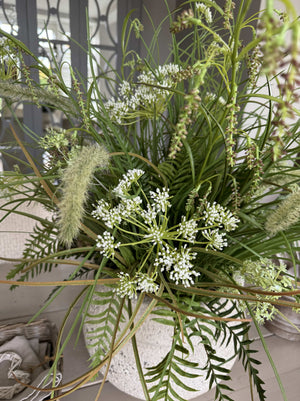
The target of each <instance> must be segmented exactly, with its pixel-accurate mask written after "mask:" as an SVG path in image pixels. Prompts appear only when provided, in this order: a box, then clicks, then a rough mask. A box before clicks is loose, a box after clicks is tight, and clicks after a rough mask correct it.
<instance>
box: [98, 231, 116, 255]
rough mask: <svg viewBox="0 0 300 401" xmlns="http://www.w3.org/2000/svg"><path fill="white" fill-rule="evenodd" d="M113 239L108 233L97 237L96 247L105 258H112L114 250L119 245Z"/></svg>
mask: <svg viewBox="0 0 300 401" xmlns="http://www.w3.org/2000/svg"><path fill="white" fill-rule="evenodd" d="M114 241H115V239H114V237H113V236H112V235H111V233H109V232H108V231H105V232H104V233H103V234H102V235H98V236H97V241H96V245H97V247H98V248H99V251H100V253H102V254H103V255H104V256H106V257H107V258H110V257H112V258H113V257H114V255H115V249H116V248H118V247H119V246H120V245H121V243H120V242H117V243H115V242H114Z"/></svg>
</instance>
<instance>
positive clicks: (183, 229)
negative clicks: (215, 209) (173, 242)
mask: <svg viewBox="0 0 300 401" xmlns="http://www.w3.org/2000/svg"><path fill="white" fill-rule="evenodd" d="M177 231H178V233H179V234H180V235H182V237H183V238H185V239H186V240H187V241H189V242H195V240H196V235H197V232H198V224H197V221H196V220H193V219H191V220H187V219H186V216H183V217H182V219H181V223H180V224H179V228H178V230H177Z"/></svg>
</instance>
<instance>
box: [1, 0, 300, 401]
mask: <svg viewBox="0 0 300 401" xmlns="http://www.w3.org/2000/svg"><path fill="white" fill-rule="evenodd" d="M272 3H273V2H272V1H270V0H268V1H267V6H266V9H265V10H262V11H261V12H260V13H258V14H256V15H249V7H250V5H251V1H244V2H240V5H239V6H238V5H236V10H234V3H233V2H232V1H229V0H227V1H226V2H225V8H224V9H222V8H221V7H220V6H219V5H218V4H217V2H214V1H202V2H198V1H189V2H186V3H185V4H184V5H183V9H182V10H175V11H174V12H172V11H170V10H168V7H167V3H165V6H166V9H167V13H168V16H167V18H166V20H165V21H167V20H168V18H169V20H170V38H171V42H170V43H171V44H172V46H171V50H170V55H169V56H168V57H167V58H166V62H164V63H161V62H160V60H159V59H155V54H158V55H159V51H158V42H159V40H158V38H159V30H160V27H158V28H157V32H156V33H155V35H154V39H153V41H152V42H151V43H150V44H149V43H146V42H145V41H144V39H143V37H142V25H141V23H140V22H139V21H137V20H133V21H131V20H130V16H128V18H127V19H126V21H125V25H124V29H123V37H122V38H121V43H122V51H123V63H122V68H121V71H114V73H115V79H113V80H112V79H109V78H108V75H106V73H105V71H103V72H102V73H101V74H100V77H101V79H100V86H99V76H98V74H97V73H96V72H95V70H94V69H93V68H92V76H91V77H88V86H87V88H85V87H84V86H83V84H81V80H80V77H78V76H77V75H76V73H75V72H74V71H73V70H72V68H71V66H70V73H71V76H72V87H71V88H69V87H67V86H66V84H65V82H64V79H63V77H62V75H61V71H60V69H59V68H58V66H56V67H57V68H53V69H51V70H50V69H48V68H46V67H45V66H44V65H43V64H42V63H41V62H40V61H39V59H38V58H37V57H36V56H35V55H33V54H31V53H30V51H29V50H28V49H27V48H26V47H25V46H24V44H22V43H21V42H19V41H18V40H17V39H15V38H13V37H11V36H10V35H8V34H5V33H4V32H2V34H3V35H4V36H5V37H6V39H3V40H2V45H1V46H2V48H3V51H6V50H5V49H7V48H9V49H13V55H12V56H11V58H10V61H9V66H10V70H13V71H14V79H10V78H11V77H10V76H9V71H8V70H6V75H5V79H2V81H1V82H0V95H1V97H2V98H3V99H4V100H5V102H6V105H7V107H12V106H13V104H14V103H15V102H16V101H20V100H24V101H29V102H33V103H35V104H37V105H38V106H41V105H43V104H45V103H46V104H47V105H48V107H54V108H55V109H58V110H62V111H63V112H64V114H65V116H66V118H67V119H68V122H69V128H68V129H57V128H55V127H52V128H50V129H49V130H48V132H47V133H46V134H45V136H44V137H43V138H40V137H38V135H37V133H36V134H34V133H31V132H29V131H28V130H27V129H26V127H24V126H23V127H22V128H23V129H24V131H25V132H26V133H27V135H31V136H32V137H34V138H35V139H36V141H37V143H38V144H39V146H40V147H41V148H42V149H43V151H44V152H46V155H47V160H46V162H45V163H44V164H43V165H41V166H40V168H39V167H38V163H37V162H35V161H34V160H33V159H32V157H31V156H30V152H28V151H27V149H26V146H25V144H24V143H22V141H20V139H19V138H18V136H17V134H16V133H15V132H14V129H13V128H12V133H13V134H14V137H15V139H16V141H17V143H18V145H19V146H20V147H21V149H23V151H24V154H25V156H26V162H23V164H26V166H27V167H29V168H31V170H32V172H29V173H27V172H26V173H22V172H21V170H20V168H18V169H16V170H15V171H13V172H4V173H3V174H2V176H1V177H0V178H1V190H2V194H3V195H2V198H4V199H6V202H4V203H3V205H2V209H3V210H5V211H7V210H8V209H9V208H10V212H8V213H7V215H9V214H10V213H15V212H16V207H15V206H17V205H19V204H20V202H19V200H18V199H15V195H18V194H20V193H22V199H23V202H27V201H31V200H35V201H38V202H40V203H42V204H43V205H44V207H45V208H47V209H48V210H49V211H51V212H52V213H53V214H52V216H53V218H52V220H51V219H43V218H40V217H39V216H35V215H32V216H31V217H32V218H33V219H36V221H37V224H36V227H35V230H34V233H33V234H32V235H31V237H30V238H29V239H28V241H27V243H26V247H25V249H24V254H23V259H22V261H19V263H17V264H16V267H15V269H14V270H12V271H11V272H10V274H9V276H8V277H7V283H8V284H15V285H18V284H19V285H26V283H27V280H28V279H29V276H30V275H35V274H38V273H41V272H44V273H46V272H47V270H48V269H50V268H55V266H57V264H58V263H59V262H60V261H61V260H62V259H63V260H64V263H68V259H69V258H70V257H74V256H75V257H76V258H77V259H76V264H77V266H76V268H74V271H73V272H72V273H71V274H70V276H69V278H68V280H66V282H65V283H64V286H67V285H68V282H72V281H74V280H78V281H79V282H80V283H81V284H84V285H86V291H85V293H84V295H83V299H84V300H83V306H82V308H81V309H80V315H78V316H77V319H76V322H77V321H78V320H79V319H82V320H83V321H85V320H87V319H88V320H89V321H93V317H92V316H90V315H89V314H88V312H87V311H88V308H89V305H90V304H91V303H93V302H94V301H93V300H94V298H93V296H95V295H97V296H99V297H102V302H103V303H105V304H107V305H108V307H107V312H106V314H104V315H103V316H100V317H98V318H95V321H96V320H97V319H98V323H99V320H100V321H101V322H102V323H101V322H100V324H101V325H102V326H101V336H99V337H98V338H97V344H98V352H97V353H95V355H94V356H93V368H92V370H91V371H90V372H87V373H86V374H85V375H84V376H82V377H81V379H91V378H92V377H94V376H95V375H96V374H97V372H98V371H99V369H100V368H102V367H103V365H104V364H108V365H109V363H110V362H111V359H112V357H113V354H114V352H115V348H114V347H116V348H118V347H117V345H118V344H120V341H121V339H118V341H117V340H116V338H117V336H118V327H119V323H120V321H121V320H122V319H123V317H122V316H123V314H124V313H125V310H126V311H127V312H126V313H128V314H129V323H128V326H127V328H128V330H129V333H131V334H129V335H128V336H127V337H126V339H127V340H132V341H133V342H134V341H135V337H134V333H135V331H134V330H133V329H132V326H131V323H132V321H131V320H130V319H131V318H133V316H136V314H137V309H138V307H139V305H140V304H141V302H142V300H143V299H144V298H145V297H147V298H150V299H151V300H152V301H151V304H150V305H151V307H150V311H149V316H148V318H150V319H151V315H150V312H153V313H154V312H155V310H156V309H155V308H165V309H164V311H165V312H164V314H165V315H166V316H168V317H169V318H171V320H172V323H170V320H168V321H167V320H166V319H163V318H161V319H160V322H161V324H168V325H170V324H172V327H173V329H174V339H176V341H175V340H174V344H173V346H174V347H176V346H180V347H181V349H183V350H186V348H185V342H184V339H185V340H186V341H187V342H189V340H190V337H191V336H192V335H193V333H195V331H197V332H198V334H199V335H200V336H202V342H203V344H205V345H206V348H205V350H206V353H207V358H208V361H209V362H208V363H207V366H206V373H205V374H206V376H207V378H208V379H209V380H210V386H211V387H212V386H215V387H216V396H215V397H216V400H225V399H226V400H231V399H232V398H231V397H232V396H231V393H230V388H229V386H227V385H226V384H224V382H222V381H220V380H228V379H229V378H230V371H228V369H225V368H224V367H222V363H223V362H225V361H224V360H222V358H219V360H218V363H215V362H216V359H215V358H216V357H215V355H214V350H213V349H212V348H211V347H209V344H207V342H208V341H209V340H208V339H207V336H206V334H207V333H206V332H205V329H203V327H202V326H201V327H202V329H201V328H199V326H198V325H197V324H198V322H199V320H200V321H205V322H206V323H207V324H209V325H210V329H209V330H210V333H212V334H213V335H214V336H215V337H218V336H220V335H221V333H223V335H225V339H226V341H229V340H231V339H233V340H234V344H235V345H234V347H235V353H236V355H237V356H238V357H239V358H240V359H241V360H242V362H243V365H244V367H245V370H248V371H249V372H250V376H251V380H252V381H253V383H254V385H255V386H256V389H257V393H258V396H259V399H260V400H264V399H266V395H265V390H264V388H263V383H262V380H261V379H260V377H259V375H258V370H257V367H256V364H257V363H258V362H257V361H256V360H255V359H253V358H252V352H253V350H252V349H251V344H250V341H249V339H248V338H247V333H248V330H249V328H250V323H249V320H252V321H253V322H254V324H255V325H256V327H257V330H258V332H259V334H260V335H261V332H260V328H259V324H260V323H263V322H264V321H265V320H267V319H272V318H273V316H274V315H275V314H276V313H279V312H278V310H277V308H276V305H285V306H289V307H291V308H294V309H295V310H299V307H300V300H299V295H300V291H299V289H298V284H299V281H297V280H298V278H297V275H296V266H297V264H298V263H299V260H297V258H296V256H295V255H296V251H299V245H298V243H297V241H298V239H299V229H300V221H299V217H300V207H299V205H300V202H299V200H300V199H299V197H300V189H299V176H300V166H299V154H300V153H299V152H300V147H299V146H300V145H299V119H298V117H299V102H298V100H299V95H298V93H297V89H298V88H297V86H298V85H299V82H300V77H299V61H298V60H299V32H300V31H299V20H298V18H297V15H296V12H295V10H294V8H293V6H292V5H291V4H290V3H289V2H286V1H283V5H285V10H284V11H280V10H274V9H273V5H272ZM256 23H257V24H258V28H259V29H258V30H256V29H255V28H254V26H255V24H256ZM245 31H246V32H248V41H247V42H245V40H244V39H242V34H243V33H244V32H245ZM133 34H135V35H136V37H137V38H138V39H139V40H140V41H141V43H142V45H143V46H144V47H145V50H146V57H145V58H144V59H141V57H140V55H139V54H137V53H135V52H134V51H132V50H131V49H130V48H128V46H129V45H128V43H129V40H128V38H130V36H131V35H133ZM289 34H290V36H289V37H290V38H291V40H290V44H289V45H287V43H288V40H287V38H288V35H289ZM91 46H92V45H91ZM24 53H26V54H29V55H31V57H32V58H33V60H35V62H34V63H33V65H31V66H25V65H24V61H23V54H24ZM6 54H7V52H6ZM89 56H90V59H91V60H92V62H91V65H92V66H93V65H94V64H93V63H94V61H95V60H93V53H92V51H91V49H89ZM5 60H6V59H5ZM17 60H21V61H17ZM105 61H106V63H107V66H108V68H110V69H111V70H113V67H112V66H110V65H109V62H108V61H107V60H105ZM12 64H13V68H12ZM31 69H32V70H34V69H38V70H39V71H41V72H42V73H43V74H44V76H46V77H47V78H48V85H47V86H46V87H45V86H39V84H38V83H36V82H35V81H33V80H31V79H30V70H31ZM16 71H18V72H19V74H18V75H16ZM109 74H110V75H109V76H111V71H110V73H109ZM22 76H25V78H26V79H25V81H24V80H23V81H22ZM101 80H102V81H103V80H104V81H106V84H107V85H108V86H109V87H110V92H111V93H112V94H113V95H108V94H107V93H105V91H102V89H101V90H100V88H103V82H101ZM101 85H102V86H101ZM20 125H21V124H20ZM20 163H21V164H20V165H21V166H22V162H20ZM20 213H21V212H20ZM287 261H291V262H292V264H293V266H294V270H293V271H291V270H287V269H286V265H285V264H286V262H287ZM72 262H73V263H74V261H72ZM88 272H93V279H92V280H86V279H85V278H84V277H85V275H86V274H87V273H88ZM15 278H16V279H17V280H16V279H15ZM13 279H15V281H13ZM98 284H101V285H104V286H105V287H107V288H108V289H109V290H108V291H107V292H100V291H98V290H97V288H98V287H97V285H98ZM110 290H111V291H110ZM60 291H61V288H60V286H58V287H57V289H56V291H54V293H53V294H52V295H51V297H50V299H49V301H48V303H47V304H49V302H50V301H51V300H53V299H54V298H55V296H56V295H57V293H59V292H60ZM283 294H288V295H291V296H293V297H294V301H293V302H288V301H283V300H281V299H280V297H281V295H283ZM133 299H137V300H138V302H137V307H136V309H135V310H134V311H133V312H132V306H131V305H132V300H133ZM228 300H230V302H231V304H230V305H231V307H230V308H229V309H227V310H226V311H224V309H222V308H223V307H224V306H225V305H226V304H228ZM202 304H205V308H204V309H203V308H202V307H201V305H202ZM111 310H113V313H110V311H111ZM70 311H71V306H70ZM130 311H131V312H130ZM220 311H222V312H220ZM232 321H233V322H234V321H236V322H239V324H238V325H236V326H232V325H231V324H230V323H231V322H232ZM76 322H75V323H74V325H73V326H72V329H71V330H75V326H76ZM141 323H142V321H139V322H136V323H135V324H136V327H138V326H139V325H140V324H141ZM63 330H64V328H62V329H61V333H60V335H62V334H63ZM199 330H200V331H199ZM201 330H203V332H201ZM206 330H208V329H206ZM178 333H180V334H181V335H178ZM124 336H125V334H124V332H123V338H125V337H124ZM261 338H262V336H261ZM199 341H201V340H199ZM262 341H263V338H262ZM249 346H250V349H249ZM186 352H188V351H186ZM61 353H62V350H61V349H57V351H56V358H55V362H57V361H58V359H59V358H60V356H61ZM172 355H173V354H172V352H171V350H166V356H168V357H166V358H165V359H164V360H163V361H162V362H161V364H160V365H159V366H157V367H156V368H153V370H149V372H148V376H149V375H150V379H148V378H147V377H148V376H147V375H145V374H144V372H143V370H142V368H141V367H139V364H138V353H136V358H137V368H138V370H139V374H140V379H141V381H142V382H143V388H144V392H145V398H146V399H149V400H150V399H151V400H158V399H168V400H171V399H181V398H180V397H179V395H178V398H174V391H173V390H172V380H171V381H170V382H168V384H166V381H163V380H164V375H167V374H168V373H170V372H171V370H172V369H173V370H174V372H173V373H172V374H173V376H172V377H173V382H174V380H175V382H176V383H177V384H178V383H179V385H180V386H182V387H186V386H185V385H184V377H185V373H184V370H182V368H179V367H178V366H177V362H176V358H173V357H172ZM173 356H174V355H173ZM269 358H270V359H271V355H269ZM181 363H183V364H184V360H181ZM186 363H188V362H186ZM176 366H177V367H176ZM54 368H55V363H54ZM107 372H108V369H107V371H106V374H107ZM151 372H152V373H151ZM158 372H159V374H157V373H158ZM151 374H152V376H151ZM201 374H202V373H201ZM195 375H196V376H197V375H199V373H197V364H196V368H195ZM162 381H163V385H162ZM149 383H150V385H149ZM77 387H80V383H79V384H78V385H75V387H74V389H76V388H77ZM63 388H64V386H61V389H63ZM191 391H192V389H191ZM66 394H67V393H66ZM283 397H285V395H284V393H283Z"/></svg>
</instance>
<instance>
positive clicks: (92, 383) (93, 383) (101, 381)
mask: <svg viewBox="0 0 300 401" xmlns="http://www.w3.org/2000/svg"><path fill="white" fill-rule="evenodd" d="M107 382H108V380H105V382H104V383H107ZM102 383H103V379H99V380H95V381H94V382H89V383H85V384H84V385H83V386H81V387H80V389H82V388H87V387H92V386H96V385H97V384H102ZM72 388H73V387H67V388H66V389H65V390H64V391H62V393H61V395H64V393H66V392H67V391H69V390H72ZM80 389H79V390H80Z"/></svg>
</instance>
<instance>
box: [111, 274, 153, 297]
mask: <svg viewBox="0 0 300 401" xmlns="http://www.w3.org/2000/svg"><path fill="white" fill-rule="evenodd" d="M118 277H119V278H120V281H119V284H118V287H116V288H115V290H114V291H115V293H116V294H117V295H119V296H120V297H121V298H124V297H125V296H127V297H128V298H130V299H132V298H136V297H137V291H140V292H146V293H152V294H155V293H156V292H157V290H158V284H156V283H155V281H154V279H153V278H152V277H150V276H149V275H148V274H145V273H137V274H136V275H135V277H134V278H133V279H131V278H130V275H129V274H128V273H123V272H121V273H119V274H118Z"/></svg>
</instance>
